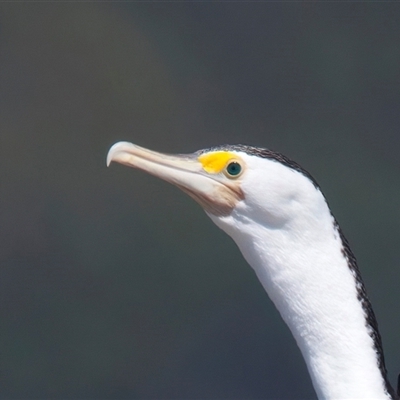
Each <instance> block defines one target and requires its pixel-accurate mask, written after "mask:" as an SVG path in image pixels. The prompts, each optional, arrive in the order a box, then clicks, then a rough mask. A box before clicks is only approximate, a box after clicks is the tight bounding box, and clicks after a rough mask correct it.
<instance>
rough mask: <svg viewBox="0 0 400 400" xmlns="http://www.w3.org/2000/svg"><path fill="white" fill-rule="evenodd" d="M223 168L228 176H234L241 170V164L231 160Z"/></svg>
mask: <svg viewBox="0 0 400 400" xmlns="http://www.w3.org/2000/svg"><path fill="white" fill-rule="evenodd" d="M225 170H226V172H227V174H228V175H229V176H232V177H236V176H238V175H240V173H241V172H242V166H241V165H240V164H239V163H238V162H237V161H231V162H230V163H229V164H228V165H227V166H226V168H225Z"/></svg>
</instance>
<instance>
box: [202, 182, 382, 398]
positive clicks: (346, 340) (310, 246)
mask: <svg viewBox="0 0 400 400" xmlns="http://www.w3.org/2000/svg"><path fill="white" fill-rule="evenodd" d="M314 190H315V192H317V193H314V194H313V196H316V197H317V199H316V200H315V199H313V201H318V202H319V205H318V210H319V211H318V213H314V215H313V216H312V217H310V215H309V213H304V215H302V214H301V212H299V213H298V216H297V217H296V219H293V220H290V221H289V222H287V223H285V224H283V225H279V223H276V224H274V223H271V221H270V222H268V221H261V222H260V221H259V220H258V218H254V219H253V218H252V217H251V215H250V216H249V213H247V214H245V213H243V210H240V208H239V209H237V210H234V211H233V213H232V215H231V216H229V217H226V218H216V217H213V216H212V215H210V217H211V218H212V219H213V220H214V222H215V223H216V224H217V225H218V226H220V227H221V228H222V229H223V230H225V231H226V232H227V233H228V234H229V235H230V236H232V238H233V239H234V240H235V241H236V243H237V245H238V246H239V248H240V250H241V252H242V253H243V256H244V257H245V259H246V260H247V262H248V263H249V264H250V265H251V266H252V267H253V268H254V270H255V272H256V274H257V276H258V278H259V280H260V281H261V283H262V285H263V286H264V288H265V290H266V291H267V293H268V295H269V297H270V298H271V300H272V301H273V302H274V304H275V305H276V307H277V308H278V310H279V312H280V314H281V316H282V318H283V319H284V321H285V322H286V323H287V325H288V326H289V328H290V330H291V331H292V333H293V336H294V337H295V339H296V341H297V344H298V346H299V347H300V350H301V352H302V354H303V356H304V359H305V361H306V364H307V367H308V370H309V373H310V375H311V379H312V382H313V385H314V388H315V390H316V392H317V395H318V398H319V399H387V398H390V396H389V394H388V393H387V391H386V389H385V383H384V379H383V377H382V374H381V372H380V370H379V367H378V357H377V353H376V350H375V348H374V342H373V339H372V338H371V335H370V332H369V328H368V327H367V325H366V316H365V313H364V310H363V308H362V305H361V302H360V300H359V299H358V298H357V288H356V281H355V276H354V273H353V272H352V270H351V269H350V268H349V266H348V263H347V261H346V259H345V257H344V255H343V243H342V241H341V238H340V237H339V233H338V231H337V228H336V226H335V224H334V219H333V217H332V215H331V213H330V210H329V208H328V205H327V203H326V201H325V199H324V197H323V195H322V194H321V193H320V191H319V190H318V189H316V188H314ZM239 207H240V206H239ZM244 214H245V215H246V216H244Z"/></svg>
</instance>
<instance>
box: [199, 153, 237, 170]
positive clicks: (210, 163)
mask: <svg viewBox="0 0 400 400" xmlns="http://www.w3.org/2000/svg"><path fill="white" fill-rule="evenodd" d="M234 159H237V156H236V154H233V153H230V152H229V151H214V152H212V153H205V154H202V155H201V156H200V157H199V158H198V160H199V161H200V162H201V165H202V166H203V168H204V170H205V171H206V172H208V173H209V174H219V173H220V172H221V171H222V170H223V169H224V168H225V167H226V164H227V163H228V161H230V160H234Z"/></svg>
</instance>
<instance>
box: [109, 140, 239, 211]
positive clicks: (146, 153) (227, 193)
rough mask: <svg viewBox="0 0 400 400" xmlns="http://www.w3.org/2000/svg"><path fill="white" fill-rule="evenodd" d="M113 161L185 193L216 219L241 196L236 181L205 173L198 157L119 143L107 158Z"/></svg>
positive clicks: (231, 208)
mask: <svg viewBox="0 0 400 400" xmlns="http://www.w3.org/2000/svg"><path fill="white" fill-rule="evenodd" d="M112 161H114V162H118V163H120V164H124V165H127V166H129V167H133V168H138V169H141V170H143V171H145V172H147V173H149V174H152V175H154V176H157V177H159V178H161V179H163V180H165V181H167V182H169V183H172V184H173V185H175V186H177V187H179V188H180V189H181V190H182V191H183V192H185V193H187V194H188V195H189V196H190V197H192V198H193V199H194V200H195V201H196V202H197V203H199V204H200V205H201V206H202V207H203V208H204V210H205V211H206V212H207V213H209V214H212V215H215V216H225V215H229V214H230V213H231V212H232V210H233V209H234V208H235V206H236V204H237V203H238V202H239V201H241V200H243V198H244V195H243V192H242V190H241V187H240V184H239V182H238V181H227V180H226V179H224V178H221V177H218V176H217V175H211V174H208V173H207V172H205V171H204V169H203V167H202V165H201V163H200V162H199V161H198V159H197V156H196V155H195V154H193V155H191V154H190V155H168V154H162V153H157V152H154V151H151V150H148V149H145V148H143V147H139V146H137V145H134V144H132V143H128V142H118V143H116V144H115V145H114V146H112V147H111V148H110V150H109V152H108V155H107V165H109V164H110V163H111V162H112Z"/></svg>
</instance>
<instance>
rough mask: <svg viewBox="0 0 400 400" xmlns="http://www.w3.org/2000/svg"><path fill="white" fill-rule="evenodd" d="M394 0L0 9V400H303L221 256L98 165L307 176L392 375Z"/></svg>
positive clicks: (132, 184)
mask: <svg viewBox="0 0 400 400" xmlns="http://www.w3.org/2000/svg"><path fill="white" fill-rule="evenodd" d="M399 21H400V4H399V3H398V2H392V3H388V2H387V3H380V2H374V3H362V2H352V3H343V2H340V3H332V2H329V3H322V2H321V3H320V2H304V3H302V2H283V3H279V2H270V3H268V2H264V3H255V2H250V3H246V2H241V3H239V2H218V3H214V2H204V3H203V2H194V3H192V2H189V3H180V2H150V3H146V2H143V3H140V2H133V3H105V2H102V3H76V2H75V3H68V2H67V3H65V2H64V3H48V2H44V3H43V2H42V3H2V4H1V5H0V205H1V207H0V239H1V241H0V243H1V246H0V247H1V248H0V260H1V263H0V398H2V399H50V398H51V399H83V398H84V399H272V398H275V399H301V398H302V399H312V398H314V399H315V394H314V391H313V389H312V386H311V382H310V379H309V377H308V374H307V371H306V367H305V364H304V362H303V360H302V358H301V356H300V353H299V350H298V349H297V347H296V344H295V343H294V340H293V339H292V337H291V334H290V332H289V331H288V329H287V328H286V326H285V325H284V324H283V322H282V321H281V319H280V317H279V315H278V313H277V312H276V310H275V309H274V307H273V305H272V304H271V302H270V301H269V299H268V297H267V295H266V294H265V292H264V291H263V289H262V288H261V285H260V284H259V283H258V281H257V279H256V277H255V275H254V273H253V271H252V270H251V268H250V267H249V266H248V265H247V264H246V262H245V261H244V260H243V259H242V257H241V254H240V253H239V251H238V249H237V248H236V246H235V244H234V243H233V242H232V241H231V240H230V239H229V237H228V236H226V235H225V234H224V233H223V232H221V231H219V230H218V229H217V228H216V227H215V226H214V225H213V224H212V222H211V221H210V220H209V219H208V218H207V217H206V215H205V214H204V212H203V211H202V210H201V208H200V207H198V205H197V204H195V203H194V202H193V201H192V200H191V199H189V198H188V197H186V196H185V195H184V194H182V193H181V192H179V190H177V189H176V188H174V187H172V186H170V185H168V184H166V183H164V182H161V181H158V180H157V179H155V178H153V177H150V176H147V175H145V174H143V173H141V172H138V171H135V170H133V169H129V168H126V167H122V166H120V165H116V164H113V165H112V166H111V168H109V169H107V168H106V166H105V157H106V154H107V151H108V149H109V147H110V146H111V145H112V144H113V143H114V142H116V141H119V140H128V141H132V142H135V143H137V144H139V145H142V146H147V147H150V148H153V149H155V150H159V151H164V152H172V153H190V152H193V151H195V150H198V149H200V148H204V147H210V146H213V145H217V144H224V143H231V144H233V143H245V144H252V145H257V146H262V147H269V148H271V149H274V150H278V151H280V152H282V153H285V154H286V155H288V156H289V157H291V158H293V159H295V160H296V161H298V162H299V163H300V164H301V165H303V166H304V167H305V168H306V169H307V170H309V171H310V172H311V173H312V175H314V177H315V178H316V179H317V181H318V182H319V183H320V185H321V186H322V188H323V191H324V193H325V195H326V196H327V198H328V200H329V203H330V206H331V208H332V210H333V212H334V214H335V216H336V217H337V219H338V220H339V223H340V224H341V226H342V228H343V230H344V232H345V234H346V236H347V237H348V239H349V241H350V243H351V245H352V248H353V250H354V252H355V253H356V255H357V257H358V260H359V264H360V268H361V271H362V273H363V276H364V279H365V282H366V285H367V289H368V292H369V295H370V297H371V300H372V303H373V304H374V306H375V312H376V314H377V317H378V320H379V324H380V328H381V334H382V336H383V341H384V347H385V350H386V360H387V366H388V369H389V371H390V378H391V380H392V382H394V380H395V376H396V374H397V372H398V371H399V370H400V346H399V340H398V339H399V334H400V317H399V311H398V310H399V308H398V307H399V306H398V304H399V301H400V294H399V290H398V287H399V280H400V246H399V244H398V243H399V239H400V209H399V199H400V179H399V174H400V157H399V154H400V130H399V126H400V23H399Z"/></svg>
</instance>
